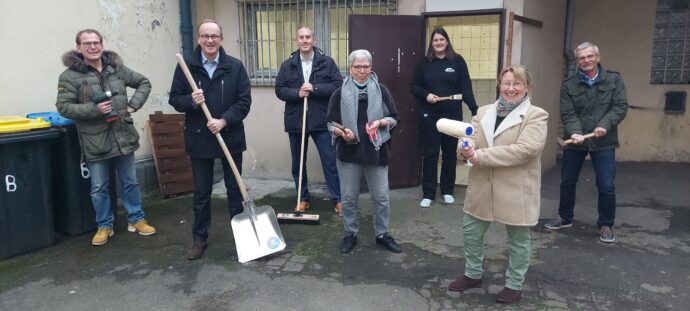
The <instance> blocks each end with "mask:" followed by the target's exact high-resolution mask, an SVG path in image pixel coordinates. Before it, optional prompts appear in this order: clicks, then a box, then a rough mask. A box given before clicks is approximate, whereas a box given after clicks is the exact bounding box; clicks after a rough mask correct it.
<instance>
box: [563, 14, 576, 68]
mask: <svg viewBox="0 0 690 311" xmlns="http://www.w3.org/2000/svg"><path fill="white" fill-rule="evenodd" d="M574 10H575V0H567V3H566V9H565V34H564V36H563V56H564V57H565V61H566V67H565V68H566V70H565V78H567V77H570V76H571V75H573V74H575V55H574V54H573V49H572V46H571V44H570V41H571V40H572V39H573V11H574Z"/></svg>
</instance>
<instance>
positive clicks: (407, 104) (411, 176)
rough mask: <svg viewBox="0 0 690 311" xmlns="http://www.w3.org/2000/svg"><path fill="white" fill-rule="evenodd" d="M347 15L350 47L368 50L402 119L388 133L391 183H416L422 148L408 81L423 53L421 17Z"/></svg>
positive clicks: (408, 184) (395, 184) (399, 185)
mask: <svg viewBox="0 0 690 311" xmlns="http://www.w3.org/2000/svg"><path fill="white" fill-rule="evenodd" d="M349 18H350V19H349V29H348V32H349V45H350V51H354V50H358V49H367V50H369V52H371V54H372V56H373V66H374V72H376V74H377V75H378V77H379V81H381V83H383V84H384V85H385V86H386V87H388V89H389V90H390V91H391V93H392V94H393V98H394V99H395V104H396V107H397V108H398V111H399V112H400V118H401V120H402V121H401V122H400V124H398V126H397V127H396V128H395V129H393V133H392V135H391V149H392V150H391V153H392V157H391V163H390V165H389V167H388V168H389V173H388V175H389V179H390V187H391V188H401V187H409V186H416V185H419V183H420V181H421V167H422V151H421V146H420V143H419V134H418V123H419V122H418V121H419V119H418V118H419V117H418V115H417V114H418V113H417V111H416V104H415V99H414V97H412V94H410V81H412V75H413V74H414V69H415V66H416V65H417V62H419V60H421V59H422V55H423V54H424V19H423V18H422V17H421V16H402V15H389V16H381V15H350V17H349Z"/></svg>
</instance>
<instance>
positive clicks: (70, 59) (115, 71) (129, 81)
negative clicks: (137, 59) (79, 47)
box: [55, 51, 151, 161]
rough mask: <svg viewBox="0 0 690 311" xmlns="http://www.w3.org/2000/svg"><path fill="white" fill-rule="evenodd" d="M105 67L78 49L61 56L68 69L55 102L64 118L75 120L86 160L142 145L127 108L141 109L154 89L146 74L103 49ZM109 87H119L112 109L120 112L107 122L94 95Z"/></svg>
mask: <svg viewBox="0 0 690 311" xmlns="http://www.w3.org/2000/svg"><path fill="white" fill-rule="evenodd" d="M101 61H102V63H103V70H102V71H101V72H100V73H99V72H98V71H97V70H96V69H94V68H93V67H91V66H89V65H88V64H87V63H86V62H84V58H83V57H82V55H81V54H80V53H77V52H76V51H69V52H67V53H65V54H64V55H63V56H62V63H63V64H64V65H65V66H67V69H66V70H65V71H64V72H62V74H60V79H59V82H58V94H57V101H56V102H55V106H56V107H57V110H58V112H59V113H60V115H62V116H63V117H65V118H69V119H72V120H74V121H75V124H76V127H77V131H78V133H79V143H80V144H81V148H82V152H83V154H84V157H85V158H86V160H87V161H98V160H104V159H109V158H112V157H116V156H120V155H126V154H130V153H132V152H134V151H135V150H137V149H139V133H137V130H136V128H135V127H134V121H133V120H132V117H131V116H130V114H129V112H127V106H130V107H132V108H134V109H135V110H138V109H139V108H141V107H142V106H143V105H144V103H146V99H147V98H148V96H149V93H150V92H151V83H150V82H149V80H148V79H147V78H146V77H144V76H143V75H141V74H139V73H137V72H135V71H133V70H131V69H129V68H127V67H126V66H125V65H123V64H122V59H121V58H120V56H119V55H117V54H116V53H115V52H112V51H103V54H102V56H101ZM127 87H131V88H134V89H135V91H134V94H133V95H132V98H130V99H129V100H127ZM107 90H110V91H116V90H117V91H118V92H119V95H116V96H115V97H113V102H112V106H113V110H114V111H117V112H118V115H119V116H120V117H119V119H118V120H116V121H115V122H111V123H108V122H106V121H105V119H104V118H103V113H102V112H101V111H100V109H99V108H98V105H96V104H95V103H94V102H93V100H92V99H93V96H94V95H98V94H100V93H103V92H105V91H107Z"/></svg>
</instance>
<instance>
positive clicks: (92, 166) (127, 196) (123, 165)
mask: <svg viewBox="0 0 690 311" xmlns="http://www.w3.org/2000/svg"><path fill="white" fill-rule="evenodd" d="M86 165H87V166H88V167H89V172H90V173H91V202H93V207H94V209H95V210H96V224H97V225H98V227H99V228H112V227H113V220H114V218H115V216H114V215H113V212H112V210H111V209H110V195H111V193H110V191H109V186H110V167H111V166H113V165H114V166H115V170H116V171H117V176H118V177H119V180H120V186H121V188H122V204H123V205H124V206H125V209H126V210H127V221H129V223H131V224H133V223H136V222H138V221H139V220H142V219H144V211H143V210H142V209H141V191H140V190H139V183H138V182H137V172H136V168H135V166H134V153H130V154H127V155H122V156H118V157H114V158H111V159H106V160H101V161H93V162H88V161H87V162H86ZM112 195H117V193H113V194H112Z"/></svg>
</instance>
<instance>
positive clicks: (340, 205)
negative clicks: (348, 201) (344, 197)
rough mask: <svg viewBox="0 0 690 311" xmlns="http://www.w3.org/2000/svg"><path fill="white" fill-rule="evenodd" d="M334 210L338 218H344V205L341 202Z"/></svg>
mask: <svg viewBox="0 0 690 311" xmlns="http://www.w3.org/2000/svg"><path fill="white" fill-rule="evenodd" d="M334 210H335V212H336V213H337V214H338V216H340V217H343V205H342V204H340V202H338V203H335V208H334Z"/></svg>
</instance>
